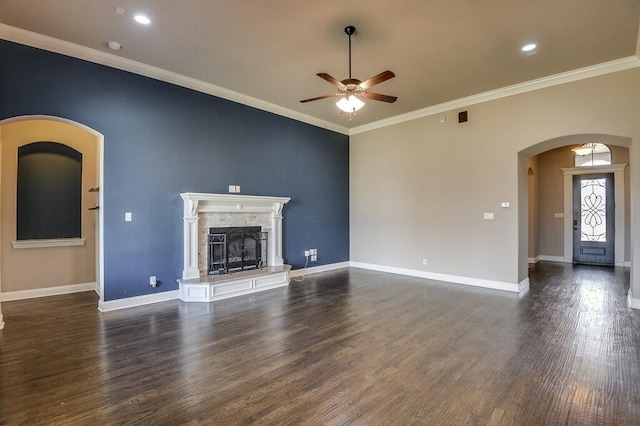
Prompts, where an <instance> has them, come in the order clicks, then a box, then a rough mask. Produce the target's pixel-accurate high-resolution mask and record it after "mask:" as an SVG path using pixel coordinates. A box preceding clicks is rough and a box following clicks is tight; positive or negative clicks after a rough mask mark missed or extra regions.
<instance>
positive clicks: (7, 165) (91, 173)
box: [0, 115, 104, 326]
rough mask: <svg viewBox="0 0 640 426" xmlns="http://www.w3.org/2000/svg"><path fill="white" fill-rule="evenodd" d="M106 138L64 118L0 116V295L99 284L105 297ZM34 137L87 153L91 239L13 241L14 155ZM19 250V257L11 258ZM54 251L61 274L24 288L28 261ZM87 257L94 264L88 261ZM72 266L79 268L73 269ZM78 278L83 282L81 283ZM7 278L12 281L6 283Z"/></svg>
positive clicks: (87, 232) (86, 218) (85, 219)
mask: <svg viewBox="0 0 640 426" xmlns="http://www.w3.org/2000/svg"><path fill="white" fill-rule="evenodd" d="M103 140H104V138H103V136H102V135H101V134H100V133H98V132H96V131H95V130H93V129H91V128H89V127H87V126H84V125H82V124H80V123H76V122H74V121H71V120H67V119H64V118H60V117H52V116H39V115H38V116H35V115H34V116H20V117H13V118H10V119H6V120H2V121H0V212H2V213H3V215H4V216H5V217H4V218H3V220H2V222H3V226H2V227H1V228H0V237H1V238H0V241H2V250H0V294H2V293H3V292H4V293H5V296H7V295H12V296H11V297H14V298H23V297H38V296H46V295H53V294H61V293H67V292H72V291H79V290H80V289H81V288H85V287H87V288H86V289H89V288H91V289H94V288H95V290H96V292H97V293H98V294H99V295H100V300H102V298H103V294H104V272H103V235H102V223H103V210H102V209H101V208H100V207H101V206H102V204H103V195H102V193H103V192H102V189H103V152H104V147H103ZM35 141H53V142H61V143H63V144H65V145H68V146H71V147H73V148H75V149H77V150H78V151H84V152H86V154H87V156H86V162H83V169H84V170H85V171H86V173H85V172H83V177H82V187H83V188H82V191H83V195H82V198H83V202H82V210H83V212H82V215H83V216H82V223H83V225H82V226H83V231H82V232H83V237H84V236H86V237H87V238H76V239H61V240H60V241H51V240H41V241H26V242H25V241H14V240H16V235H15V226H16V218H17V217H16V209H15V194H16V190H17V189H16V181H15V179H16V178H15V174H16V170H17V160H16V158H17V155H14V154H16V153H17V149H18V147H19V146H24V145H27V144H29V143H32V142H35ZM14 151H15V152H14ZM1 153H4V155H2V154H1ZM2 176H4V178H3V177H2ZM96 207H97V208H96ZM89 209H91V210H89ZM25 246H26V247H28V248H27V249H26V250H20V249H21V248H23V247H25ZM34 247H35V248H34ZM50 247H55V248H50ZM47 250H49V251H48V253H46V254H44V255H43V253H44V252H45V251H47ZM65 250H70V251H68V252H66V251H65ZM16 253H18V257H16V258H15V259H13V258H11V256H15V255H16ZM50 255H53V256H54V257H58V258H60V259H59V260H58V262H57V263H59V264H60V265H61V269H60V270H57V271H56V274H57V278H52V282H51V283H48V282H47V281H46V280H41V281H40V282H38V284H37V285H36V286H30V285H26V286H24V290H23V289H22V287H20V285H21V284H20V280H21V279H22V278H23V277H24V279H25V280H26V281H29V280H31V281H33V277H30V276H29V274H28V273H26V272H24V265H25V264H27V265H29V264H32V262H33V261H34V260H33V259H34V258H35V259H37V258H38V256H40V259H42V258H43V257H42V256H45V258H46V260H47V261H51V259H49V256H50ZM88 262H91V263H92V264H89V265H88ZM3 266H4V267H3ZM16 267H17V268H20V267H22V268H23V271H22V272H20V271H17V270H16ZM74 268H80V269H81V270H78V269H74ZM32 269H38V268H32ZM42 269H43V268H40V270H42ZM69 270H72V271H75V272H68V271H69ZM7 276H10V278H11V280H10V281H5V285H4V286H3V277H5V279H6V278H7ZM16 277H18V278H16ZM78 277H80V278H78ZM78 279H79V280H80V281H81V282H82V284H78V283H77V281H78ZM56 280H57V281H56ZM66 280H69V281H71V283H70V284H69V285H64V283H63V282H61V281H66ZM74 280H75V281H74ZM7 282H10V283H11V285H10V286H7ZM29 282H30V281H29ZM16 283H17V284H16ZM16 289H17V290H18V291H16ZM1 325H3V317H2V312H1V307H0V326H1Z"/></svg>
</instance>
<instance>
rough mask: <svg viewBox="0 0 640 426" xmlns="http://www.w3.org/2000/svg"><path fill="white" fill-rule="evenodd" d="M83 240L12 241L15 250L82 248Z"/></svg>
mask: <svg viewBox="0 0 640 426" xmlns="http://www.w3.org/2000/svg"><path fill="white" fill-rule="evenodd" d="M84 242H85V240H84V238H57V239H53V240H21V241H12V242H11V245H12V246H13V248H15V249H31V248H48V247H73V246H83V245H84Z"/></svg>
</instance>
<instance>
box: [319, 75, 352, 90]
mask: <svg viewBox="0 0 640 426" xmlns="http://www.w3.org/2000/svg"><path fill="white" fill-rule="evenodd" d="M316 75H317V76H318V77H320V78H321V79H323V80H326V81H328V82H329V83H331V84H333V85H334V86H336V87H337V88H338V89H342V90H344V89H346V88H347V86H345V85H344V84H342V82H341V81H340V80H338V79H337V78H335V77H333V76H330V75H329V74H327V73H325V72H321V73H318V74H316Z"/></svg>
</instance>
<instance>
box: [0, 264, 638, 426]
mask: <svg viewBox="0 0 640 426" xmlns="http://www.w3.org/2000/svg"><path fill="white" fill-rule="evenodd" d="M530 280H531V290H530V292H529V293H528V294H526V295H525V296H523V297H520V298H519V297H518V296H517V295H514V294H510V293H506V292H500V291H494V290H486V289H479V288H473V287H466V286H460V285H453V284H447V283H439V282H435V281H429V280H423V279H418V278H411V277H405V276H398V275H391V274H385V273H378V272H372V271H366V270H359V269H342V270H338V271H333V272H328V273H322V274H316V275H311V276H308V277H306V279H305V280H304V281H303V282H300V283H297V282H294V283H292V285H291V286H289V287H288V288H281V289H274V290H269V291H266V292H263V293H258V294H254V295H248V296H241V297H238V298H234V299H228V300H223V301H219V302H213V303H210V304H187V303H183V302H180V301H171V302H165V303H158V304H155V305H149V306H145V307H141V308H133V309H127V310H121V311H115V312H107V313H100V312H98V311H97V310H96V301H97V299H96V296H95V294H93V293H91V292H88V293H78V294H72V295H65V296H56V297H48V298H42V299H32V300H24V301H15V302H6V303H3V304H2V312H3V314H4V317H5V322H6V326H5V329H4V330H2V331H0V424H2V425H18V424H25V425H39V424H65V425H66V424H70V425H76V424H77V425H87V424H89V425H90V424H95V425H97V424H100V425H110V424H152V425H165V424H166V425H178V424H189V425H196V424H215V425H231V424H249V423H257V424H267V425H271V424H273V425H300V424H301V425H351V424H355V425H378V424H393V425H396V424H425V425H436V424H471V425H512V424H536V425H538V424H550V425H555V424H580V425H582V424H611V425H614V424H615V425H624V424H629V425H631V424H636V425H637V424H640V313H638V312H637V311H633V310H631V309H629V308H628V307H627V305H626V293H627V289H628V285H629V273H628V270H625V269H619V268H606V267H594V266H572V265H563V264H554V263H539V264H537V265H535V266H534V267H532V268H531V270H530Z"/></svg>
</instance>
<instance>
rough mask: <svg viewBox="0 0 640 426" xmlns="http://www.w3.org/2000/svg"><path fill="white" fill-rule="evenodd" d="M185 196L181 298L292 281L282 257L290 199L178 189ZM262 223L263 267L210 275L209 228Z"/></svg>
mask: <svg viewBox="0 0 640 426" xmlns="http://www.w3.org/2000/svg"><path fill="white" fill-rule="evenodd" d="M180 196H181V197H182V199H183V201H184V218H183V220H184V269H183V271H182V279H179V280H178V283H179V284H180V299H182V300H183V301H186V302H211V301H213V300H219V299H226V298H228V297H233V296H238V295H241V294H248V293H254V292H257V291H262V290H267V289H270V288H275V287H282V286H286V285H288V284H289V270H290V269H291V267H290V266H289V265H284V264H283V260H282V210H283V207H284V205H285V204H286V203H287V202H289V200H290V198H284V197H262V196H251V195H238V194H202V193H194V192H186V193H183V194H180ZM229 226H261V227H262V231H264V232H267V235H268V237H267V257H266V262H265V267H264V268H262V269H255V270H248V271H242V272H235V273H231V274H226V275H207V273H206V271H207V266H206V264H207V251H208V250H207V235H208V233H209V228H211V227H229Z"/></svg>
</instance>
